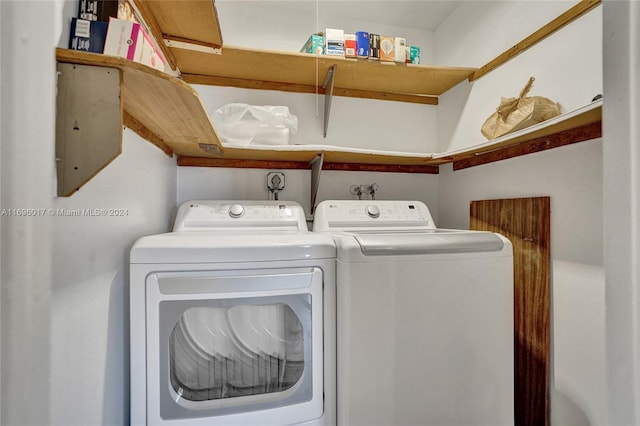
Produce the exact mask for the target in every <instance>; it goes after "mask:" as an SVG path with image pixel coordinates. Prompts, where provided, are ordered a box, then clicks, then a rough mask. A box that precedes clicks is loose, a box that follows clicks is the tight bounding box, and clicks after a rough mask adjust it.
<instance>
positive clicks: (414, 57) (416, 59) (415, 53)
mask: <svg viewBox="0 0 640 426" xmlns="http://www.w3.org/2000/svg"><path fill="white" fill-rule="evenodd" d="M410 55H411V56H410V59H411V63H412V64H419V63H420V48H419V47H418V46H411V50H410Z"/></svg>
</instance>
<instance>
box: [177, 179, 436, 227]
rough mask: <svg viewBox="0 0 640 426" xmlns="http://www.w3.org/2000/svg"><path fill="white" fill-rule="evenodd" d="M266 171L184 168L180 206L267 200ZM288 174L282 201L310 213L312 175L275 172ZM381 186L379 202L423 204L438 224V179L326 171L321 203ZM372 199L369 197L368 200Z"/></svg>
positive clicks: (319, 196) (180, 180)
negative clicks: (353, 187) (195, 202)
mask: <svg viewBox="0 0 640 426" xmlns="http://www.w3.org/2000/svg"><path fill="white" fill-rule="evenodd" d="M270 171H271V170H263V169H223V168H220V169H218V168H213V167H211V168H208V167H180V168H179V169H178V202H184V201H188V200H194V199H212V200H228V199H239V200H242V199H245V200H254V199H255V200H266V199H269V196H270V194H269V192H268V190H267V188H266V181H267V173H269V172H270ZM273 171H282V172H284V174H285V189H284V191H282V192H281V193H280V194H279V199H280V200H287V201H296V202H298V203H300V205H301V206H302V207H303V208H304V210H305V212H306V213H307V215H309V213H310V197H311V189H310V188H311V171H310V170H273ZM372 183H377V184H378V187H379V188H378V192H377V194H376V199H379V200H419V201H422V202H424V203H425V204H427V206H429V208H430V209H431V210H432V212H433V213H432V214H433V217H434V220H435V221H436V223H437V221H438V217H437V211H438V207H437V204H438V197H437V194H438V175H423V174H407V173H376V172H334V171H326V170H325V171H323V172H322V174H321V179H320V187H319V189H318V195H317V202H316V203H318V202H320V201H323V200H330V199H346V200H351V199H356V198H355V197H354V196H353V195H351V193H350V192H349V189H350V187H351V185H361V184H363V185H364V184H366V185H368V184H372ZM366 198H367V199H368V198H369V197H368V196H367V197H366Z"/></svg>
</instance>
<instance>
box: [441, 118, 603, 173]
mask: <svg viewBox="0 0 640 426" xmlns="http://www.w3.org/2000/svg"><path fill="white" fill-rule="evenodd" d="M600 137H602V122H601V121H597V122H595V123H589V124H584V125H582V126H580V127H576V128H572V129H567V130H563V131H560V132H557V133H552V134H550V135H547V136H540V137H537V138H533V139H531V140H527V141H524V142H520V143H518V144H515V145H509V146H504V147H502V148H497V149H495V150H492V151H489V152H484V153H476V154H475V155H473V156H469V157H466V156H465V157H466V158H465V157H463V156H460V157H459V159H456V160H455V161H454V162H453V170H461V169H466V168H468V167H473V166H479V165H481V164H487V163H493V162H495V161H501V160H506V159H508V158H515V157H519V156H522V155H527V154H533V153H536V152H540V151H546V150H548V149H553V148H558V147H560V146H564V145H570V144H574V143H578V142H584V141H587V140H592V139H597V138H600Z"/></svg>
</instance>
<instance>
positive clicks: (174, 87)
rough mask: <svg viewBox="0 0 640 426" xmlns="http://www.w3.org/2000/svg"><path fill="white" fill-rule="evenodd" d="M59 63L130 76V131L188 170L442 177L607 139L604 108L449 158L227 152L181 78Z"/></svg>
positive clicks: (126, 86) (91, 60)
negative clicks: (317, 169) (445, 171)
mask: <svg viewBox="0 0 640 426" xmlns="http://www.w3.org/2000/svg"><path fill="white" fill-rule="evenodd" d="M56 55H57V59H58V61H59V62H66V63H75V64H84V65H94V66H106V67H114V68H118V69H120V70H122V73H123V88H122V97H123V99H122V101H123V105H124V117H123V119H124V124H125V125H126V126H127V127H130V128H131V129H132V130H134V131H135V132H137V133H138V134H139V135H140V136H142V137H143V138H145V139H147V140H149V141H150V142H152V143H154V144H155V145H157V146H158V147H160V148H161V149H162V150H163V151H164V152H165V153H167V154H168V155H172V154H176V155H177V156H179V157H182V159H181V160H179V164H181V165H200V166H213V167H268V168H310V167H311V166H310V165H309V161H311V160H312V159H314V158H315V157H316V156H317V154H318V152H324V154H325V160H324V166H323V168H324V169H330V170H369V171H389V172H408V173H437V166H439V165H441V164H445V163H451V162H453V163H454V168H455V169H456V170H457V169H460V168H466V167H471V166H474V165H478V164H485V163H487V162H491V161H498V160H502V159H506V158H511V157H515V156H519V155H524V154H528V153H532V152H537V151H541V150H544V149H550V148H554V147H557V146H561V145H566V144H568V143H574V142H580V141H584V140H589V139H594V138H597V137H600V136H601V134H602V133H601V132H602V130H601V120H602V101H598V102H594V103H592V104H590V105H587V106H585V107H583V108H580V109H578V110H576V111H572V112H570V113H567V114H563V115H561V116H559V117H556V118H554V119H551V120H548V121H546V122H544V123H541V124H538V125H536V126H532V127H529V128H527V129H524V130H521V131H519V132H515V133H512V134H509V135H506V136H503V137H501V138H498V139H494V140H492V141H487V142H483V143H480V144H477V145H474V146H471V147H469V148H465V149H461V150H457V151H449V152H445V153H434V154H411V153H402V152H392V151H373V152H367V151H365V150H356V149H353V150H350V149H346V148H341V147H333V146H322V145H313V146H304V145H291V146H279V147H268V146H262V147H258V146H254V147H252V146H249V147H247V148H235V147H222V146H221V143H220V140H219V138H218V135H217V134H216V131H215V129H214V127H213V125H212V123H211V120H210V118H209V115H208V113H207V111H206V110H205V108H204V106H203V104H202V102H201V100H200V97H199V96H198V94H197V93H196V92H195V91H194V90H193V88H191V86H190V85H189V84H187V83H185V82H184V81H182V80H180V79H179V78H176V77H171V76H169V75H167V74H164V73H162V72H159V71H157V70H155V69H153V68H150V67H146V66H144V65H141V64H138V63H136V62H132V61H128V60H125V59H122V58H115V57H110V56H104V55H98V54H92V53H86V52H79V51H73V50H65V49H57V51H56ZM383 67H384V65H383ZM198 159H199V160H198Z"/></svg>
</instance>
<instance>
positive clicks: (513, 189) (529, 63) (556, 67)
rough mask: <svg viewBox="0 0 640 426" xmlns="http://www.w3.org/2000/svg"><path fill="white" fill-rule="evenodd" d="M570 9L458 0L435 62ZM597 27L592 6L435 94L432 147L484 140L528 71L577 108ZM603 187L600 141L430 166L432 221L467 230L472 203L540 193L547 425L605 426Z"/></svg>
mask: <svg viewBox="0 0 640 426" xmlns="http://www.w3.org/2000/svg"><path fill="white" fill-rule="evenodd" d="M574 3H575V2H527V1H524V2H491V3H483V4H482V5H480V4H479V2H465V3H464V4H462V5H461V6H460V7H458V8H457V9H456V11H455V12H454V13H453V14H452V15H451V16H450V17H449V19H448V20H447V21H446V22H445V23H444V24H443V25H441V26H440V27H439V28H438V30H437V31H436V40H437V53H438V61H439V62H440V63H443V62H445V63H446V62H448V61H456V60H462V59H464V58H467V60H468V63H466V65H473V66H480V65H483V64H484V63H486V62H487V61H489V60H490V59H492V58H493V57H495V56H496V55H498V54H500V53H502V51H504V50H506V49H507V48H508V47H511V46H512V45H513V44H515V43H516V42H517V41H519V38H513V39H511V36H512V34H514V35H515V34H520V35H519V37H520V38H524V37H525V36H526V35H528V34H530V33H531V32H533V31H534V30H535V29H537V28H539V27H541V26H543V25H544V24H546V23H547V22H548V21H550V20H551V19H552V18H553V17H554V16H557V15H558V14H560V13H561V12H563V11H564V10H566V9H568V8H569V7H570V6H572V5H573V4H574ZM558 9H560V10H558ZM601 25H602V7H598V8H596V9H594V10H592V11H591V12H589V13H588V14H587V15H585V16H583V17H582V18H580V19H579V20H577V21H575V22H574V23H572V24H571V25H570V26H568V27H565V28H564V29H562V30H561V31H559V32H558V33H556V34H554V35H552V36H550V37H549V38H547V39H546V40H544V41H543V42H541V43H540V44H538V45H537V46H535V47H533V48H532V49H530V50H528V51H526V52H525V53H523V54H521V55H519V56H518V57H516V58H515V59H512V60H511V61H510V62H508V63H506V64H505V65H502V66H501V67H500V68H498V69H496V70H494V71H492V72H491V73H490V74H488V75H485V76H484V77H482V78H480V79H479V80H477V81H475V82H474V83H473V84H471V85H469V84H467V83H462V84H460V85H459V86H457V87H456V88H454V89H453V90H452V91H450V92H448V93H446V94H445V95H444V96H442V97H441V102H440V105H439V107H438V123H439V125H440V126H439V128H438V137H439V147H440V149H442V150H448V149H457V148H461V147H464V146H468V145H471V144H474V143H479V142H482V141H484V140H485V139H484V137H483V136H482V135H481V134H480V127H481V126H482V123H483V122H484V120H485V119H486V118H487V117H488V116H489V115H490V114H491V113H492V112H493V111H494V110H495V107H497V105H498V104H499V101H500V97H501V96H505V97H511V96H517V95H518V94H519V92H520V90H521V88H522V87H523V86H524V84H525V83H526V81H527V80H528V78H529V76H534V77H536V82H535V84H534V88H533V90H532V91H531V93H530V94H531V95H540V96H546V97H549V98H552V99H554V100H556V101H558V102H560V103H561V105H562V106H563V108H564V110H565V111H566V110H571V109H575V108H577V107H579V106H582V105H586V104H588V103H589V102H590V101H591V99H592V98H593V96H595V95H596V94H598V93H602V51H601V49H602V41H601V39H602V27H601ZM531 26H533V28H530V27H531ZM459 28H466V29H467V30H466V31H463V32H460V31H459ZM505 35H508V39H507V37H506V36H505ZM505 44H507V45H506V46H505ZM461 49H463V51H464V52H469V54H468V56H465V55H462V53H461ZM605 97H606V96H605ZM602 192H603V187H602V140H600V139H598V140H592V141H588V142H583V143H580V144H576V145H571V146H566V147H562V148H556V149H554V150H551V151H545V152H541V153H537V154H533V155H528V156H524V157H519V158H514V159H510V160H506V161H502V162H499V163H492V164H487V165H484V166H478V167H474V168H470V169H465V170H460V171H455V172H454V171H452V168H451V166H450V165H449V166H445V167H441V175H440V185H439V201H438V209H439V217H440V226H446V227H462V228H466V227H468V224H469V202H470V201H472V200H481V199H493V198H517V197H530V196H551V210H552V213H551V256H552V284H551V285H552V293H551V297H552V300H551V304H552V323H551V327H552V328H551V347H552V353H551V363H552V377H551V383H550V386H551V422H552V424H562V425H565V424H576V425H577V424H590V425H604V424H607V407H606V403H605V401H606V393H605V390H604V389H605V385H606V374H605V367H606V364H605V331H604V327H605V326H604V312H605V301H604V268H603V233H602V226H603V219H602V209H603V199H602Z"/></svg>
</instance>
